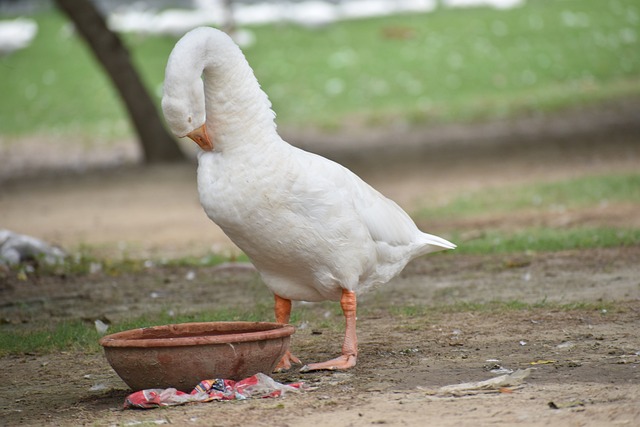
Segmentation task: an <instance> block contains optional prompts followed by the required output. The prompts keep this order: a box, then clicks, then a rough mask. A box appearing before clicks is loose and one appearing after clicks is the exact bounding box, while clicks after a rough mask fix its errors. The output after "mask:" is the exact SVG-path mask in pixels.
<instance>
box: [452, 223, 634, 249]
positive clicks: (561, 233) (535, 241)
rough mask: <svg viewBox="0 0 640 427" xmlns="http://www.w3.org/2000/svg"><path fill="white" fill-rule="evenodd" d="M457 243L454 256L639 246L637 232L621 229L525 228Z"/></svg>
mask: <svg viewBox="0 0 640 427" xmlns="http://www.w3.org/2000/svg"><path fill="white" fill-rule="evenodd" d="M456 237H457V236H456V235H455V234H454V236H453V237H452V238H451V239H452V240H453V241H454V242H457V243H458V248H456V250H455V252H456V254H480V255H489V254H506V253H516V252H556V251H565V250H571V249H592V248H612V247H623V246H637V245H640V230H638V229H624V228H568V229H557V228H542V227H540V228H527V229H523V230H519V231H517V232H513V233H507V232H502V231H495V230H488V231H486V232H485V233H484V234H483V235H482V236H481V237H479V238H475V239H472V240H469V241H462V240H461V239H458V238H456Z"/></svg>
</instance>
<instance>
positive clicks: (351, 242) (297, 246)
mask: <svg viewBox="0 0 640 427" xmlns="http://www.w3.org/2000/svg"><path fill="white" fill-rule="evenodd" d="M162 109H163V112H164V115H165V118H166V120H167V123H168V125H169V127H170V129H171V131H172V132H173V133H174V134H175V135H176V136H178V137H184V136H188V137H189V138H191V139H193V140H194V141H195V142H196V143H197V144H198V145H199V146H200V147H201V148H202V151H201V152H200V153H199V155H198V191H199V194H200V202H201V204H202V206H203V208H204V210H205V212H206V213H207V215H208V216H209V218H211V220H213V221H214V222H215V223H216V224H218V225H219V226H220V228H222V230H223V231H224V232H225V233H226V234H227V236H229V238H230V239H231V240H232V241H233V242H234V243H235V244H236V245H237V246H238V247H239V248H240V249H242V250H243V251H244V252H245V253H246V254H247V255H248V256H249V258H250V259H251V261H252V262H253V264H254V265H255V267H256V268H257V269H258V271H259V272H260V274H261V276H262V279H263V280H264V283H265V284H266V285H267V286H268V287H269V289H270V290H271V291H272V292H273V293H274V295H275V315H276V321H277V322H280V323H288V322H289V315H290V312H291V300H296V301H322V300H335V301H340V304H341V307H342V310H343V312H344V316H345V318H346V331H345V338H344V344H343V346H342V354H341V355H340V356H339V357H337V358H335V359H332V360H329V361H327V362H322V363H313V364H309V365H305V366H303V367H302V369H301V371H303V372H306V371H312V370H322V369H330V370H333V369H347V368H350V367H353V366H355V364H356V359H357V355H358V348H357V339H356V292H361V291H363V290H365V289H366V288H368V287H370V286H372V285H376V284H383V283H386V282H387V281H389V280H390V279H391V278H392V277H394V276H395V275H396V274H398V273H399V272H400V271H401V270H402V269H403V268H404V267H405V265H406V264H407V263H408V262H409V261H410V260H412V259H413V258H415V257H418V256H420V255H423V254H426V253H428V252H433V251H438V250H442V249H453V248H455V245H454V244H452V243H450V242H448V241H446V240H444V239H442V238H440V237H437V236H433V235H430V234H426V233H423V232H421V231H420V230H418V228H417V227H416V225H415V224H414V222H413V221H412V220H411V218H410V217H409V216H408V215H407V214H406V213H405V212H404V211H403V210H402V209H401V208H400V207H399V206H398V205H397V204H395V203H394V202H392V201H391V200H389V199H387V198H385V197H384V196H382V195H381V194H380V193H378V192H377V191H376V190H374V189H373V188H372V187H370V186H369V185H367V184H366V183H365V182H364V181H362V180H361V179H360V178H359V177H357V176H356V175H355V174H353V173H352V172H351V171H349V170H348V169H346V168H344V167H342V166H341V165H339V164H337V163H334V162H332V161H330V160H328V159H325V158H324V157H320V156H317V155H315V154H312V153H308V152H306V151H303V150H300V149H298V148H296V147H293V146H291V145H289V144H288V143H286V142H285V141H283V140H282V139H281V138H280V136H278V133H277V132H276V125H275V123H274V117H275V114H274V113H273V111H272V110H271V103H270V102H269V100H268V98H267V95H266V94H265V93H264V92H263V91H262V90H261V89H260V86H259V84H258V81H257V80H256V78H255V76H254V75H253V70H252V69H251V67H250V66H249V64H248V63H247V61H246V59H245V57H244V55H243V54H242V52H241V51H240V49H239V48H238V46H236V44H235V43H234V42H233V41H232V40H231V38H230V37H228V36H227V35H226V34H225V33H223V32H221V31H218V30H215V29H212V28H196V29H195V30H192V31H190V32H189V33H187V34H186V35H185V36H184V37H183V38H182V39H181V40H180V41H178V43H177V44H176V46H175V48H174V49H173V51H172V52H171V55H170V56H169V61H168V64H167V69H166V75H165V81H164V96H163V98H162ZM292 362H293V363H300V361H299V360H298V359H297V358H296V357H295V356H293V355H292V354H291V353H290V352H287V354H285V356H284V357H283V359H282V360H281V361H280V363H279V365H278V367H277V368H276V370H278V371H281V370H286V369H289V368H290V367H291V363H292Z"/></svg>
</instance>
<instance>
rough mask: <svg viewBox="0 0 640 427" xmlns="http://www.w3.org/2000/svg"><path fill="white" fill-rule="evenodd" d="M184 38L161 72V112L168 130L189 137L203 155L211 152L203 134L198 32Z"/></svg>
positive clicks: (204, 128)
mask: <svg viewBox="0 0 640 427" xmlns="http://www.w3.org/2000/svg"><path fill="white" fill-rule="evenodd" d="M195 33H196V34H191V36H190V37H186V36H185V37H184V38H183V39H181V40H180V41H179V42H178V43H177V44H176V47H175V48H174V50H173V51H172V52H171V55H170V56H169V60H168V62H167V68H166V71H165V80H164V87H163V96H162V112H163V114H164V117H165V119H166V121H167V125H168V126H169V130H171V132H172V133H173V134H174V135H175V136H176V137H178V138H183V137H189V138H191V139H192V140H193V141H194V142H195V143H196V144H198V145H199V146H200V148H202V149H203V150H205V151H211V150H213V142H212V140H211V138H209V135H208V134H207V128H206V119H207V115H206V108H205V92H204V82H203V81H202V78H201V75H202V71H203V65H204V64H203V59H202V57H203V46H202V45H201V44H202V42H201V37H198V32H195Z"/></svg>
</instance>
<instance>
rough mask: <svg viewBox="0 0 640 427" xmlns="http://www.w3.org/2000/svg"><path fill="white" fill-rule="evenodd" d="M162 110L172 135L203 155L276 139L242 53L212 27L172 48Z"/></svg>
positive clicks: (263, 97) (191, 34) (268, 106)
mask: <svg viewBox="0 0 640 427" xmlns="http://www.w3.org/2000/svg"><path fill="white" fill-rule="evenodd" d="M162 110H163V113H164V116H165V119H166V122H167V125H168V126H169V129H170V130H171V132H172V133H173V134H174V135H175V136H177V137H179V138H182V137H185V136H186V137H189V138H191V139H192V140H194V141H195V142H196V143H197V144H198V145H199V146H200V147H201V148H202V149H203V150H205V151H212V150H214V149H215V150H216V151H220V152H222V151H227V150H233V149H234V148H237V147H240V146H242V145H245V144H248V143H249V142H248V141H249V140H256V141H264V140H269V139H270V138H271V139H277V137H276V135H275V128H276V126H275V122H274V118H275V114H274V113H273V111H272V110H271V103H270V102H269V99H268V97H267V95H266V94H265V93H264V92H263V91H262V90H261V88H260V85H259V84H258V81H257V80H256V77H255V75H254V74H253V70H252V69H251V67H250V66H249V63H248V62H247V60H246V59H245V57H244V54H243V53H242V51H241V50H240V48H239V47H238V46H237V45H236V44H235V42H234V41H233V40H232V39H231V37H229V36H228V35H227V34H225V33H224V32H222V31H220V30H216V29H214V28H207V27H200V28H196V29H194V30H191V31H190V32H188V33H187V34H185V35H184V36H183V37H182V38H181V39H180V40H179V41H178V42H177V43H176V45H175V47H174V48H173V50H172V51H171V54H170V55H169V60H168V62H167V68H166V72H165V80H164V94H163V97H162ZM214 130H215V135H214ZM248 135H252V136H251V137H248ZM256 135H257V137H256Z"/></svg>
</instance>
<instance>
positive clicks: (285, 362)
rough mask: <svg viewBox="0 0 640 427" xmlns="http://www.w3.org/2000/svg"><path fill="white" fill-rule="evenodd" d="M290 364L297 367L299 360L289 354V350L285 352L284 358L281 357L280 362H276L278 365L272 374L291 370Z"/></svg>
mask: <svg viewBox="0 0 640 427" xmlns="http://www.w3.org/2000/svg"><path fill="white" fill-rule="evenodd" d="M292 363H296V364H298V365H300V364H301V362H300V359H298V358H297V357H296V356H294V355H293V354H291V352H290V351H289V350H287V352H286V353H285V354H284V356H282V359H280V362H278V365H277V366H276V367H275V369H274V370H273V372H274V373H279V372H287V371H288V370H289V369H291V364H292Z"/></svg>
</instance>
